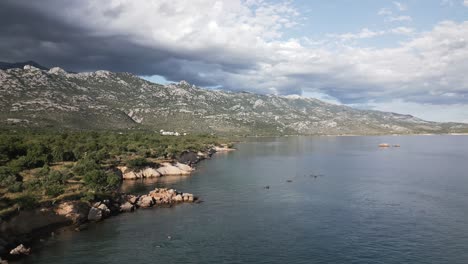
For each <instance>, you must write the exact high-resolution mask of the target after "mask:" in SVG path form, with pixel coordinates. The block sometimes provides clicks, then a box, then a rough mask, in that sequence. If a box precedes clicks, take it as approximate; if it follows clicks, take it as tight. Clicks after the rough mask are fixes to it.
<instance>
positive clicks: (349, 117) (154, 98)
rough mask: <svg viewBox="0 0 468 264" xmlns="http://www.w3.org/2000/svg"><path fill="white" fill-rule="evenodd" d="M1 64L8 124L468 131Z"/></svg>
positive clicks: (318, 105)
mask: <svg viewBox="0 0 468 264" xmlns="http://www.w3.org/2000/svg"><path fill="white" fill-rule="evenodd" d="M25 64H28V65H25ZM30 64H33V65H30ZM0 66H1V70H0V102H1V104H0V124H1V125H2V126H26V127H60V128H72V129H129V128H142V129H151V130H155V131H159V130H160V129H164V130H169V131H179V132H189V133H200V132H206V133H220V134H224V133H229V134H241V135H284V134H320V135H323V134H330V135H342V134H411V133H461V132H467V131H468V124H459V123H436V122H429V121H424V120H421V119H418V118H415V117H413V116H410V115H401V114H395V113H388V112H379V111H369V110H357V109H353V108H350V107H347V106H341V105H334V104H329V103H325V102H322V101H319V100H317V99H312V98H303V97H299V96H276V95H260V94H252V93H234V92H228V91H218V90H209V89H203V88H199V87H195V86H193V85H190V84H188V83H187V82H184V81H182V82H180V83H177V84H170V85H160V84H154V83H151V82H148V81H146V80H143V79H141V78H139V77H138V76H135V75H132V74H130V73H113V72H109V71H96V72H87V73H68V72H66V71H64V70H63V69H60V68H52V69H50V70H47V69H46V68H45V67H42V66H40V65H39V64H37V63H34V62H27V63H13V64H8V63H0ZM40 68H42V69H40Z"/></svg>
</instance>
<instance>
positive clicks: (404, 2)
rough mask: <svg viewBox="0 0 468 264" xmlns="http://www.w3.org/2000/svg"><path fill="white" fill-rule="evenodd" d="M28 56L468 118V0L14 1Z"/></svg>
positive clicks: (16, 39)
mask: <svg viewBox="0 0 468 264" xmlns="http://www.w3.org/2000/svg"><path fill="white" fill-rule="evenodd" d="M26 60H34V61H36V62H39V63H41V64H43V65H45V66H49V67H53V66H60V67H62V68H65V69H67V70H70V71H94V70H98V69H104V70H110V71H125V72H131V73H134V74H137V75H140V76H142V77H143V78H145V79H147V80H151V81H153V82H159V83H167V82H177V81H180V80H186V81H188V82H190V83H192V84H195V85H197V86H201V87H207V88H216V89H226V90H232V91H250V92H255V93H262V94H277V95H290V94H297V95H301V96H304V97H314V98H318V99H321V100H324V101H327V102H332V103H336V104H343V105H349V106H352V107H357V108H362V109H374V110H382V111H391V112H397V113H402V114H411V115H414V116H417V117H420V118H423V119H426V120H433V121H456V122H467V123H468V0H401V1H386V0H379V1H377V0H340V1H339V0H327V1H318V0H317V1H311V0H190V1H188V0H187V1H185V0H108V1H97V0H80V1H73V0H42V1H29V0H2V1H0V61H10V62H18V61H26Z"/></svg>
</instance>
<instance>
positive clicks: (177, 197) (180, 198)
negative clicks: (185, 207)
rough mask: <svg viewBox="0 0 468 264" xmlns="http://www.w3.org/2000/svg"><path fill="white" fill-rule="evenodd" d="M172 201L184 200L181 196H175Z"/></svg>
mask: <svg viewBox="0 0 468 264" xmlns="http://www.w3.org/2000/svg"><path fill="white" fill-rule="evenodd" d="M174 201H176V202H183V201H184V198H183V197H182V195H180V194H178V195H176V196H175V198H174Z"/></svg>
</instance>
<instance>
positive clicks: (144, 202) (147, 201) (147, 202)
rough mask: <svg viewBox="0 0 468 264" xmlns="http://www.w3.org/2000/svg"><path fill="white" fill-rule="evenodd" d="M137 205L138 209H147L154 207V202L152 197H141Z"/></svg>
mask: <svg viewBox="0 0 468 264" xmlns="http://www.w3.org/2000/svg"><path fill="white" fill-rule="evenodd" d="M137 204H138V206H139V207H142V208H148V207H152V206H153V205H154V200H153V197H151V196H149V195H143V196H141V197H140V199H139V200H138V203H137Z"/></svg>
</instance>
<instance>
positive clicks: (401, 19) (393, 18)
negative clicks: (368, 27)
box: [387, 16, 413, 22]
mask: <svg viewBox="0 0 468 264" xmlns="http://www.w3.org/2000/svg"><path fill="white" fill-rule="evenodd" d="M387 21H390V22H404V21H413V18H411V17H410V16H389V17H388V18H387Z"/></svg>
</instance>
